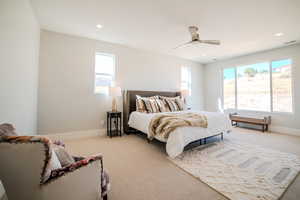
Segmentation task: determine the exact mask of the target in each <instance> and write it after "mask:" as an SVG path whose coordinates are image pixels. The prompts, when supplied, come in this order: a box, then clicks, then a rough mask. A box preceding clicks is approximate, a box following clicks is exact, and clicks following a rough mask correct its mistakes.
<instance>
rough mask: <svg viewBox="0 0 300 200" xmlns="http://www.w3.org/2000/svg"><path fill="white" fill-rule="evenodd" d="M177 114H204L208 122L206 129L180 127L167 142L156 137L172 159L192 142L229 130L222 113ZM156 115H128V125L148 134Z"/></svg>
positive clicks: (229, 127) (227, 118) (135, 113)
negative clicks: (162, 143) (163, 144)
mask: <svg viewBox="0 0 300 200" xmlns="http://www.w3.org/2000/svg"><path fill="white" fill-rule="evenodd" d="M179 112H181V113H184V112H193V113H199V114H204V115H205V116H206V117H207V120H208V127H207V128H201V127H180V128H177V129H175V130H174V131H173V132H172V133H171V134H170V136H169V138H168V139H167V140H165V139H164V138H159V137H156V139H158V140H160V141H162V142H166V143H167V145H166V151H167V153H168V155H169V156H170V157H172V158H174V157H176V156H178V155H179V154H181V153H182V152H183V149H184V147H185V146H186V145H188V144H189V143H191V142H193V141H197V140H199V139H201V138H205V137H209V136H213V135H216V134H220V133H221V132H223V133H226V132H228V131H229V130H230V129H231V124H230V119H229V117H228V116H227V115H224V114H222V113H217V112H204V111H191V110H189V111H179ZM173 113H174V112H173ZM157 114H161V113H141V112H132V113H131V114H130V117H129V121H128V124H129V126H130V127H132V128H135V129H137V130H139V131H141V132H143V133H145V134H148V128H149V124H150V121H151V119H152V118H153V117H154V116H155V115H157Z"/></svg>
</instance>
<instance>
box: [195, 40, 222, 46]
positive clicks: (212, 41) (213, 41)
mask: <svg viewBox="0 0 300 200" xmlns="http://www.w3.org/2000/svg"><path fill="white" fill-rule="evenodd" d="M199 42H200V43H206V44H214V45H220V44H221V42H220V40H199Z"/></svg>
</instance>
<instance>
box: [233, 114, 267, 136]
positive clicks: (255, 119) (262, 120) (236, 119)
mask: <svg viewBox="0 0 300 200" xmlns="http://www.w3.org/2000/svg"><path fill="white" fill-rule="evenodd" d="M229 116H230V120H231V125H232V126H236V127H238V123H246V124H254V125H261V126H262V132H265V131H268V128H269V125H270V124H271V116H262V117H259V116H249V115H241V114H237V113H232V114H229Z"/></svg>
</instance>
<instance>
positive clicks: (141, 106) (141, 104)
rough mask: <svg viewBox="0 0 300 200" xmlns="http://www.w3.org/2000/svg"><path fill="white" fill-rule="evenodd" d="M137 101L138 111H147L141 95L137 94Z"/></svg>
mask: <svg viewBox="0 0 300 200" xmlns="http://www.w3.org/2000/svg"><path fill="white" fill-rule="evenodd" d="M135 103H136V111H138V112H143V113H146V112H147V109H146V105H145V103H144V101H143V99H142V97H141V96H139V95H136V100H135Z"/></svg>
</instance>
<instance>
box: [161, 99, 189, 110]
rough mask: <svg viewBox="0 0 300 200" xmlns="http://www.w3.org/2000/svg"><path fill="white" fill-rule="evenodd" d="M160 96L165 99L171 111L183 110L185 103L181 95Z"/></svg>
mask: <svg viewBox="0 0 300 200" xmlns="http://www.w3.org/2000/svg"><path fill="white" fill-rule="evenodd" d="M159 98H160V99H162V100H164V101H165V102H166V103H167V104H168V106H169V108H170V111H171V112H174V111H180V110H183V108H184V103H183V101H182V99H181V97H180V96H177V97H164V96H159Z"/></svg>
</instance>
